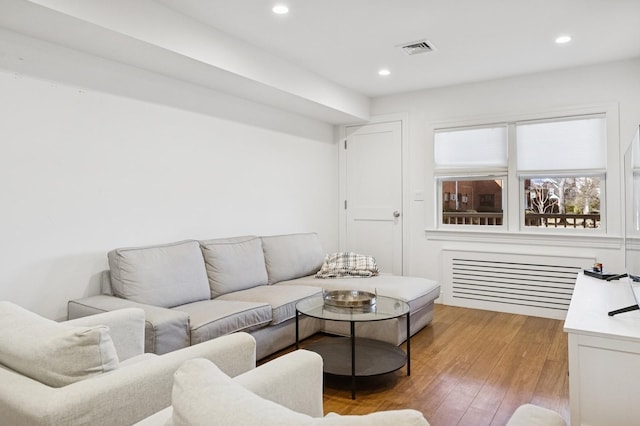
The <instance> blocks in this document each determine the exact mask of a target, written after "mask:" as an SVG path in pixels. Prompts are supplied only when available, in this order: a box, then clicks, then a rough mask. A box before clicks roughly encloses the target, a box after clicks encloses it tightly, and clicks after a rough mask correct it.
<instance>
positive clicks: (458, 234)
mask: <svg viewBox="0 0 640 426" xmlns="http://www.w3.org/2000/svg"><path fill="white" fill-rule="evenodd" d="M425 235H426V237H427V240H432V241H464V242H475V243H493V244H523V245H539V246H560V247H576V246H580V247H584V246H585V245H588V246H590V247H594V248H601V249H616V250H619V249H621V248H622V247H623V242H624V238H623V237H612V236H607V235H602V234H598V235H594V234H588V235H587V234H584V235H580V234H575V233H572V234H565V233H563V234H556V233H554V234H549V233H544V234H543V233H526V232H506V231H505V232H496V231H487V230H484V229H483V230H466V229H465V230H452V229H427V230H425Z"/></svg>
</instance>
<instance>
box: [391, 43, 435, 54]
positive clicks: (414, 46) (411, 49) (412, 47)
mask: <svg viewBox="0 0 640 426" xmlns="http://www.w3.org/2000/svg"><path fill="white" fill-rule="evenodd" d="M399 47H400V48H401V49H402V51H403V52H404V53H406V54H407V55H417V54H419V53H427V52H432V51H433V50H434V49H433V45H431V43H430V42H429V41H428V40H420V41H414V42H412V43H407V44H401V45H400V46H399Z"/></svg>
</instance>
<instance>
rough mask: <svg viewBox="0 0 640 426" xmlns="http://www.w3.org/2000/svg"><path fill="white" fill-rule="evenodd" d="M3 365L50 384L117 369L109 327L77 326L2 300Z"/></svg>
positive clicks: (0, 335)
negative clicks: (42, 315)
mask: <svg viewBox="0 0 640 426" xmlns="http://www.w3.org/2000/svg"><path fill="white" fill-rule="evenodd" d="M0 364H2V365H4V366H6V367H9V368H11V369H12V370H14V371H16V372H18V373H20V374H22V375H24V376H27V377H30V378H32V379H34V380H37V381H38V382H40V383H44V384H45V385H48V386H51V387H61V386H66V385H69V384H71V383H75V382H79V381H81V380H85V379H88V378H90V377H92V376H96V375H98V374H102V373H106V372H109V371H112V370H115V369H117V368H118V365H119V362H118V355H117V352H116V348H115V346H114V344H113V341H112V340H111V336H110V335H109V328H108V327H106V326H95V327H74V326H70V325H65V324H60V323H58V322H55V321H52V320H49V319H46V318H43V317H41V316H39V315H37V314H35V313H33V312H30V311H28V310H26V309H24V308H22V307H20V306H18V305H15V304H13V303H11V302H6V301H1V302H0Z"/></svg>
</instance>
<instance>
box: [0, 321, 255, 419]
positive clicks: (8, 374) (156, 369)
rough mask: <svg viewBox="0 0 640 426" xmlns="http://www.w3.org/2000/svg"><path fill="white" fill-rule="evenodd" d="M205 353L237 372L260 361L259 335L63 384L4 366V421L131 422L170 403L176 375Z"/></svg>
mask: <svg viewBox="0 0 640 426" xmlns="http://www.w3.org/2000/svg"><path fill="white" fill-rule="evenodd" d="M193 358H206V359H209V360H211V361H212V362H214V363H215V364H216V365H218V366H219V367H220V369H221V370H222V371H224V372H225V373H226V374H229V375H232V376H235V375H237V374H239V373H241V372H245V371H247V370H249V369H252V368H253V367H254V366H255V340H254V339H253V337H251V336H250V335H248V334H246V333H235V334H232V335H228V336H223V337H220V338H217V339H213V340H210V341H208V342H204V343H201V344H198V345H195V346H191V347H188V348H185V349H182V350H179V351H175V352H171V353H169V354H166V355H162V356H158V357H154V358H151V359H149V360H146V361H144V362H139V363H136V364H134V365H130V366H125V367H121V368H119V369H117V370H114V371H112V372H110V373H106V374H102V375H99V376H96V377H92V378H90V379H87V380H83V381H80V382H76V383H73V384H70V385H68V386H64V387H61V388H52V387H49V386H46V385H44V384H42V383H39V382H37V381H35V380H32V379H30V378H28V377H26V376H23V375H21V374H19V373H16V372H14V371H12V370H9V369H5V368H2V367H0V383H1V384H2V385H1V386H0V412H1V413H2V420H3V424H4V422H6V423H7V424H20V425H52V424H60V425H62V424H64V425H84V424H90V425H92V426H93V425H105V426H106V425H109V426H110V425H130V424H133V423H135V422H137V421H140V420H142V419H144V418H145V417H147V416H150V415H151V414H153V413H155V412H157V411H160V410H162V409H164V408H165V407H168V406H169V405H170V404H171V390H172V387H173V374H174V373H175V371H176V370H177V369H178V368H179V367H180V365H182V363H183V362H184V361H186V360H188V359H193Z"/></svg>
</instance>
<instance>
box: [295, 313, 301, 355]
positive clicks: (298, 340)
mask: <svg viewBox="0 0 640 426" xmlns="http://www.w3.org/2000/svg"><path fill="white" fill-rule="evenodd" d="M299 318H300V312H299V311H298V310H297V309H296V350H297V349H300V325H299V322H300V319H299Z"/></svg>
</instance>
